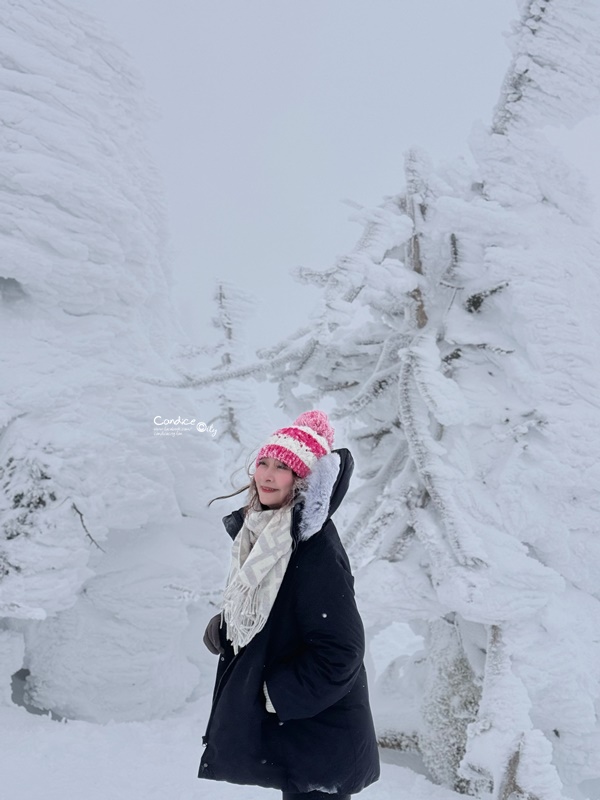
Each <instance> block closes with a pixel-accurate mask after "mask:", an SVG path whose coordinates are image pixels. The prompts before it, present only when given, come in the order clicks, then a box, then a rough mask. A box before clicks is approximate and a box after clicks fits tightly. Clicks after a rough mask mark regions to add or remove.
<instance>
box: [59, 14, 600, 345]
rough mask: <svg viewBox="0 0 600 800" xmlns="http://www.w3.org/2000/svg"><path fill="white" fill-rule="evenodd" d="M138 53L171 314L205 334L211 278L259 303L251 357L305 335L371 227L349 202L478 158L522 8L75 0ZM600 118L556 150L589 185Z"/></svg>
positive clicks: (199, 338) (376, 198)
mask: <svg viewBox="0 0 600 800" xmlns="http://www.w3.org/2000/svg"><path fill="white" fill-rule="evenodd" d="M71 1H72V2H74V3H76V4H77V5H78V6H79V7H81V8H83V9H85V10H87V11H90V12H91V13H93V14H94V15H95V16H97V17H98V18H100V19H102V20H103V21H104V22H105V23H106V26H107V28H108V30H109V31H111V33H112V35H113V38H114V39H116V40H117V41H119V42H120V43H121V44H122V45H123V46H124V47H125V48H126V49H127V50H128V51H129V52H130V53H131V55H132V57H133V59H134V62H135V63H136V65H137V67H138V69H139V71H140V72H141V74H142V76H143V77H144V80H145V82H146V87H147V94H148V95H149V97H150V98H152V99H153V101H154V103H155V104H156V106H157V107H158V110H159V113H160V114H161V119H160V120H158V121H157V122H156V123H155V124H154V127H153V130H152V135H151V140H150V146H151V149H152V153H153V156H154V159H155V161H156V163H157V166H158V168H159V169H160V171H161V172H162V175H163V179H164V182H165V190H166V195H167V202H168V207H169V225H170V230H171V237H172V248H173V259H172V269H173V272H174V275H175V279H176V281H177V287H176V290H175V300H176V302H177V304H178V306H179V308H180V309H181V312H182V317H183V319H182V321H183V323H184V327H186V329H187V330H188V331H189V332H190V335H191V336H192V338H193V339H194V341H196V342H198V343H200V342H204V341H206V340H207V337H208V336H210V333H209V329H208V320H209V317H210V315H211V314H212V313H213V308H212V302H211V295H212V292H213V288H214V282H215V278H216V276H220V277H222V278H226V279H228V280H234V281H235V282H236V283H237V284H239V285H240V286H241V287H244V288H247V289H249V290H251V291H253V292H254V293H255V294H256V296H257V300H258V302H257V315H256V318H255V321H254V323H253V326H252V330H251V331H249V332H248V334H249V338H250V339H251V341H252V343H253V344H255V346H257V347H258V346H263V345H267V344H270V343H273V342H276V341H279V340H280V339H281V338H283V337H284V336H285V335H287V334H288V333H292V332H293V330H294V329H295V328H296V327H297V326H298V325H300V324H302V323H303V320H304V314H305V313H306V310H307V309H308V308H309V306H310V303H311V302H312V300H313V298H314V297H315V296H316V293H315V290H313V289H310V288H307V287H304V286H301V285H298V284H296V283H295V282H294V281H293V280H292V278H291V277H290V276H289V274H288V270H289V269H290V268H291V267H293V266H295V265H298V264H303V265H306V266H310V267H313V268H327V267H329V266H331V264H332V263H333V261H334V260H335V258H336V257H337V256H339V255H341V254H342V253H344V252H345V251H347V250H348V249H350V248H351V247H353V246H354V244H355V242H356V240H357V239H358V237H359V234H360V232H361V229H360V228H359V226H358V225H357V224H356V223H351V222H349V221H348V220H347V218H348V216H349V215H350V214H351V213H352V209H350V208H349V207H348V206H347V205H345V204H343V203H342V202H341V201H342V200H343V199H344V198H350V199H352V200H353V201H355V202H357V203H360V204H363V205H367V206H369V205H376V204H378V203H379V202H381V201H382V199H383V196H384V195H386V194H394V193H396V192H398V191H400V190H401V188H402V186H403V174H402V161H403V153H404V152H405V151H406V150H407V149H408V148H409V147H410V146H413V145H417V146H420V147H422V148H425V149H426V150H427V151H428V152H429V154H430V156H431V157H432V158H433V159H434V161H438V160H440V159H447V158H453V157H455V156H457V155H463V156H465V157H469V150H468V145H467V140H468V136H469V132H470V129H471V126H472V123H473V122H474V121H475V120H482V121H483V122H485V123H487V122H488V121H489V119H490V117H491V113H492V109H493V107H494V105H495V103H496V99H497V97H498V93H499V88H500V85H501V81H502V78H503V75H504V73H505V70H506V68H507V66H508V64H509V61H510V52H509V50H508V47H507V44H506V42H505V40H504V37H503V32H504V31H507V30H508V28H509V20H510V19H513V18H515V17H516V14H517V9H516V3H513V2H511V1H510V0H486V1H485V2H481V0H452V2H448V0H369V1H368V2H367V0H326V2H323V0H302V2H298V0H296V2H294V1H293V0H221V1H220V2H218V3H217V2H207V0H71ZM599 133H600V123H599V121H598V119H597V118H596V119H595V120H592V121H588V122H586V123H583V124H582V125H581V126H579V128H578V129H577V130H576V131H575V132H570V133H568V132H559V133H557V134H556V135H555V138H556V140H557V141H558V142H560V143H561V146H563V147H564V148H566V149H567V150H568V151H569V153H570V154H571V156H572V160H573V161H574V163H577V164H578V165H579V166H580V167H581V168H583V169H584V170H585V171H586V172H588V174H590V175H591V178H592V181H594V182H595V186H596V187H597V188H596V196H600V174H599V170H598V163H597V158H596V155H595V150H594V142H595V141H597V140H598V136H599Z"/></svg>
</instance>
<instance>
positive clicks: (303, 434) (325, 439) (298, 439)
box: [256, 410, 334, 478]
mask: <svg viewBox="0 0 600 800" xmlns="http://www.w3.org/2000/svg"><path fill="white" fill-rule="evenodd" d="M333 437H334V430H333V428H332V427H331V423H330V422H329V419H328V417H327V414H325V412H324V411H316V410H314V411H305V412H304V414H300V416H299V417H298V419H296V420H294V422H293V423H292V424H291V425H290V426H289V427H287V428H279V430H277V431H275V433H274V434H273V435H272V436H271V437H270V438H269V440H268V441H267V442H266V444H264V445H263V446H262V447H261V448H260V450H259V451H258V455H257V456H256V466H258V462H259V461H260V460H261V458H276V459H277V460H278V461H282V462H283V463H284V464H287V466H288V467H289V468H290V469H293V470H294V472H295V473H296V474H297V475H299V476H300V477H301V478H306V476H307V475H308V474H309V472H310V471H311V470H312V468H313V467H314V465H315V464H316V463H317V461H318V460H319V459H320V458H322V457H323V456H326V455H327V454H328V453H331V448H332V447H333Z"/></svg>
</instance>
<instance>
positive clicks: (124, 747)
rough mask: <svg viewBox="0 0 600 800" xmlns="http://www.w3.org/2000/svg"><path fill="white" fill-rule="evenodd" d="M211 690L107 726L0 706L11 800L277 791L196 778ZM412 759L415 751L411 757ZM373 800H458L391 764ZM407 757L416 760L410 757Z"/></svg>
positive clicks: (182, 797)
mask: <svg viewBox="0 0 600 800" xmlns="http://www.w3.org/2000/svg"><path fill="white" fill-rule="evenodd" d="M209 702H210V697H209V696H208V695H205V696H204V697H203V698H201V699H200V700H199V701H197V702H196V703H194V704H190V705H188V706H187V707H186V709H185V711H184V712H183V713H181V714H179V715H175V716H172V717H170V718H168V719H165V720H155V721H152V722H125V723H123V722H121V723H107V724H104V725H98V724H93V723H89V722H80V721H68V722H59V721H56V720H52V719H50V718H49V717H48V716H36V715H34V714H30V713H29V712H27V711H26V710H25V709H24V708H23V707H21V706H14V707H12V708H8V707H3V708H1V709H0V774H1V776H2V797H3V798H4V800H200V798H210V800H228V798H232V800H233V798H236V800H250V798H265V800H267V798H277V797H279V798H280V797H281V793H280V792H278V791H276V790H271V789H262V788H260V787H257V786H237V785H232V784H228V783H219V782H217V781H204V780H199V779H198V778H197V777H196V774H197V768H198V763H199V760H200V754H201V752H202V744H201V737H202V733H203V732H204V725H205V722H206V719H207V715H208V710H209ZM406 758H407V759H410V756H406ZM400 759H401V756H400V754H395V753H392V752H391V751H382V765H381V767H382V770H381V779H380V780H379V781H378V783H376V784H374V785H372V786H369V787H368V788H367V789H365V790H364V791H363V792H361V794H360V796H361V798H363V797H364V798H365V800H421V799H422V800H426V799H427V800H453V799H454V800H458V797H459V795H457V794H456V793H454V792H451V791H450V790H448V789H444V788H443V787H441V786H436V785H434V784H432V783H431V782H430V781H428V780H427V779H426V778H425V777H424V776H423V775H420V774H418V773H417V772H416V771H415V770H414V767H415V766H416V767H417V769H418V765H414V764H412V763H411V767H413V768H408V767H406V766H400V765H399V764H397V763H389V762H391V761H392V760H400ZM406 763H407V764H408V763H409V761H407V762H406Z"/></svg>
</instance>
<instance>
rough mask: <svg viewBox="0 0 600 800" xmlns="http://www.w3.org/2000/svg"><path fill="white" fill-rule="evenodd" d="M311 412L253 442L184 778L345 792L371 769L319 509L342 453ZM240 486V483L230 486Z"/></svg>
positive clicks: (350, 609) (289, 792)
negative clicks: (193, 768) (205, 701)
mask: <svg viewBox="0 0 600 800" xmlns="http://www.w3.org/2000/svg"><path fill="white" fill-rule="evenodd" d="M333 435H334V432H333V428H332V427H331V425H330V423H329V420H328V418H327V415H326V414H324V413H323V412H321V411H308V412H306V413H304V414H301V415H300V416H299V417H298V419H297V420H296V421H295V422H294V423H293V424H292V425H291V426H289V427H286V428H281V429H280V430H278V431H276V432H275V433H274V434H273V436H272V437H271V438H270V439H269V440H268V441H267V442H266V444H265V445H264V446H263V447H262V448H261V449H260V451H259V453H258V456H257V458H256V470H255V473H254V476H253V477H252V479H251V483H250V485H249V486H248V487H244V488H245V489H249V490H250V491H249V495H248V503H247V504H246V506H245V507H243V508H240V509H238V510H237V511H233V512H232V513H231V514H229V515H228V516H226V517H225V518H224V519H223V523H224V525H225V528H226V530H227V532H228V533H229V535H230V536H231V538H232V539H233V540H234V541H233V547H232V560H231V568H230V572H229V577H228V580H227V587H226V590H225V593H224V596H223V611H222V613H221V614H220V615H217V616H216V617H214V618H213V619H212V620H211V621H210V622H209V624H208V627H207V629H206V633H205V637H204V641H205V643H206V644H207V646H208V647H209V649H211V651H212V652H214V653H215V654H219V664H218V668H217V678H216V683H215V689H214V693H213V703H212V710H211V714H210V718H209V721H208V724H207V727H206V732H205V735H204V736H203V738H202V741H203V743H204V745H205V750H204V753H203V755H202V760H201V763H200V770H199V773H198V777H200V778H208V779H212V780H223V781H229V782H230V783H238V784H252V785H257V786H264V787H269V788H275V789H281V790H282V793H283V798H284V800H292V799H293V800H301V798H302V799H304V798H306V800H308V798H314V800H316V799H317V798H329V799H330V800H331V797H332V795H333V796H335V797H336V798H338V800H347V798H349V797H350V795H351V794H354V793H356V792H359V791H360V790H361V789H363V788H364V787H365V786H368V785H369V784H371V783H373V782H374V781H376V780H377V779H378V778H379V757H378V752H377V742H376V738H375V731H374V728H373V720H372V717H371V710H370V707H369V696H368V689H367V676H366V672H365V667H364V664H363V657H364V630H363V625H362V621H361V619H360V616H359V614H358V611H357V608H356V603H355V599H354V588H353V587H354V578H353V577H352V573H351V571H350V564H349V561H348V557H347V555H346V552H345V550H344V548H343V546H342V543H341V541H340V538H339V536H338V533H337V530H336V528H335V526H334V524H333V522H332V521H331V515H332V514H333V513H334V512H335V511H336V509H337V508H338V507H339V505H340V503H341V502H342V500H343V498H344V496H345V494H346V491H347V490H348V484H349V482H350V476H351V475H352V471H353V469H354V461H353V458H352V456H351V454H350V452H349V451H348V450H346V449H345V448H342V449H339V450H333V451H332V449H331V448H332V447H333ZM240 491H244V489H241V490H240Z"/></svg>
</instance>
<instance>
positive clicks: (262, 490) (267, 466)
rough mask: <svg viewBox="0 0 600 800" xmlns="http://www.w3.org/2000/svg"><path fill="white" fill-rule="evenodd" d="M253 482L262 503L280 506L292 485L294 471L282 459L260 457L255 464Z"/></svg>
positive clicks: (273, 506)
mask: <svg viewBox="0 0 600 800" xmlns="http://www.w3.org/2000/svg"><path fill="white" fill-rule="evenodd" d="M254 482H255V483H256V489H257V491H258V499H259V500H260V502H261V503H262V504H263V505H265V506H269V508H281V506H282V505H283V504H284V503H285V501H286V499H287V497H288V495H289V493H290V491H291V489H292V486H293V485H294V473H293V471H292V470H291V469H290V468H289V467H288V466H287V464H284V463H283V461H278V460H277V459H276V458H261V460H260V461H259V462H258V464H257V465H256V470H255V472H254Z"/></svg>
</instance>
